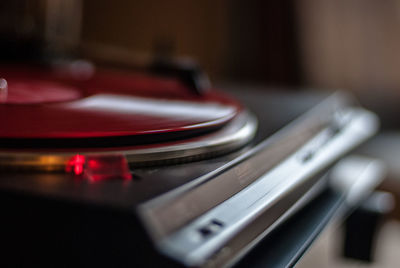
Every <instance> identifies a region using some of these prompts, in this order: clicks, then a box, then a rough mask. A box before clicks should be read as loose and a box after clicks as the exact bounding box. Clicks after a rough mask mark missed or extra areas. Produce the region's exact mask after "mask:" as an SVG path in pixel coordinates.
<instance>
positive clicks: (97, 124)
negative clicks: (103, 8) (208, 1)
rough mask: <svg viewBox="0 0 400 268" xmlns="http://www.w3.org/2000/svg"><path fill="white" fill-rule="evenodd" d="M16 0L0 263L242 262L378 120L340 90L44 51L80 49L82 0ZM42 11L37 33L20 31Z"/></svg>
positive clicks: (5, 94) (1, 174) (9, 11)
mask: <svg viewBox="0 0 400 268" xmlns="http://www.w3.org/2000/svg"><path fill="white" fill-rule="evenodd" d="M18 2H19V3H20V5H15V6H14V4H12V3H4V6H5V8H4V9H3V10H2V11H1V12H2V15H3V16H4V17H7V18H8V19H7V20H4V21H5V23H6V24H5V25H3V26H5V29H6V30H5V32H4V29H3V28H4V27H3V28H2V31H3V34H2V35H1V36H0V38H1V39H2V42H0V43H1V44H0V50H1V51H2V59H6V60H8V62H7V63H6V62H4V61H3V62H2V63H1V65H0V78H1V79H0V126H1V127H0V201H1V205H0V208H1V212H2V217H1V225H0V227H1V228H0V230H1V231H0V237H1V241H2V245H3V247H2V254H1V256H0V264H1V265H2V266H4V267H10V266H17V267H21V266H23V267H25V266H28V267H31V266H39V265H40V266H57V267H59V266H67V267H71V266H72V267H77V266H78V267H81V266H82V267H83V266H85V267H87V266H100V267H136V266H140V267H146V266H147V267H153V266H161V265H162V267H180V266H184V267H221V266H231V265H235V264H236V263H237V262H238V261H239V260H240V259H242V258H243V256H246V255H247V254H248V253H249V252H251V251H252V250H253V248H254V247H255V246H256V245H257V244H259V243H260V242H261V241H263V240H264V239H265V238H267V237H268V236H269V234H270V233H271V232H273V231H274V230H275V229H276V228H278V227H279V226H281V225H282V223H284V222H285V221H286V220H288V219H290V218H291V216H292V215H294V213H296V211H298V210H299V209H300V208H302V207H303V206H305V205H306V204H308V203H310V202H311V201H312V200H313V199H314V198H315V197H316V196H318V195H319V193H321V192H322V191H324V190H325V189H326V188H327V187H328V186H327V176H326V174H327V172H328V171H329V170H330V168H331V167H332V166H333V165H334V164H335V163H336V162H337V161H338V160H339V159H341V158H342V157H343V156H344V155H346V154H347V153H349V152H350V151H351V150H353V149H354V148H355V147H357V146H358V145H359V144H361V143H362V142H364V141H365V140H366V139H368V138H369V137H371V136H372V135H373V134H374V133H375V132H376V130H377V128H378V120H377V118H376V116H375V115H374V114H373V113H371V112H369V111H367V110H365V109H363V108H361V107H360V106H359V105H357V103H356V102H355V101H354V100H353V99H352V98H351V96H348V95H346V94H343V93H336V94H334V95H332V96H324V97H316V98H312V99H311V100H310V101H308V102H300V101H299V102H298V103H296V102H293V101H292V102H291V103H290V104H289V105H284V103H283V102H284V100H282V99H281V98H276V97H271V96H270V95H269V94H267V93H265V92H263V91H254V90H249V89H248V88H240V90H232V88H231V87H227V89H226V92H221V91H219V90H218V89H214V88H213V87H212V86H211V84H210V83H209V81H208V79H207V77H206V76H205V74H204V73H202V72H201V70H200V69H199V68H198V66H196V65H195V64H193V63H192V62H187V61H184V62H173V61H172V62H171V61H169V60H167V61H165V59H164V58H162V59H161V60H157V61H154V62H153V63H152V64H150V65H149V66H147V67H148V68H147V72H137V71H135V72H133V71H132V70H130V69H124V70H116V69H109V68H108V67H107V68H99V67H95V66H94V65H93V64H91V63H89V62H87V61H82V60H77V61H64V62H60V61H54V57H49V53H47V54H46V53H45V54H43V53H42V52H43V47H47V48H52V49H55V50H56V52H57V53H54V51H52V52H51V53H50V54H62V53H59V52H60V50H61V51H63V52H65V50H66V49H70V48H71V47H75V46H77V45H79V38H78V37H79V25H77V24H79V20H78V19H76V20H71V19H70V17H72V16H76V17H79V14H81V5H80V2H79V1H46V2H47V8H48V9H49V10H47V11H46V12H47V13H46V14H45V16H42V15H43V14H42V13H43V10H42V5H41V1H37V2H35V5H33V4H32V3H31V2H28V1H23V0H21V1H18ZM18 7H20V9H18ZM32 7H36V8H37V9H38V10H36V9H34V10H33V11H34V12H33V11H32V12H31V13H32V14H26V13H29V11H30V9H32ZM36 11H37V12H36ZM36 13H37V14H36ZM27 15H29V16H27ZM21 16H26V17H29V19H30V20H21ZM35 16H36V17H38V18H37V22H38V23H37V25H39V26H41V25H44V29H39V33H37V32H32V33H31V32H30V31H34V30H35V28H32V27H31V28H29V27H28V28H27V27H25V26H26V25H25V23H26V21H31V19H32V18H33V17H35ZM43 17H46V18H47V20H48V21H46V20H43ZM43 21H45V22H43ZM16 25H17V26H16ZM15 29H17V30H18V29H23V31H22V30H21V31H19V32H18V33H17V34H16V33H15ZM10 33H11V35H10ZM60 33H61V35H60ZM21 34H22V35H21ZM10 36H11V37H10ZM38 36H39V37H40V38H44V39H45V40H41V39H40V38H39V39H40V40H39V42H37V41H38V40H37V37H38ZM66 37H68V38H66ZM10 40H11V41H12V42H9V41H10ZM14 40H20V41H21V40H22V41H23V42H14ZM26 40H28V41H29V42H25V41H26ZM67 41H68V42H67ZM32 44H33V45H32ZM43 44H45V46H44V45H43ZM4 51H6V53H4ZM47 52H48V51H47ZM39 54H40V57H39V58H40V59H39V60H38V57H37V55H39ZM43 55H45V56H44V57H43ZM49 58H50V60H49ZM55 58H58V57H55ZM10 59H11V61H10ZM16 59H17V60H18V62H19V63H18V64H17V63H16V62H17V61H16ZM32 59H33V61H32ZM44 59H45V60H44ZM296 104H298V105H296Z"/></svg>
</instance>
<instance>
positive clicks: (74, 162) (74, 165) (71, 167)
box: [65, 154, 86, 175]
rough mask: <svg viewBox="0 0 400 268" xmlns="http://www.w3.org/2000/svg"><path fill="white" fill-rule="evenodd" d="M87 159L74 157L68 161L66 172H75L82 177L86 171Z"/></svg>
mask: <svg viewBox="0 0 400 268" xmlns="http://www.w3.org/2000/svg"><path fill="white" fill-rule="evenodd" d="M85 162H86V159H85V156H83V155H79V154H77V155H74V156H73V157H71V159H70V160H69V161H68V163H67V166H66V167H65V171H67V172H73V173H74V174H75V175H81V174H82V173H83V170H84V165H85Z"/></svg>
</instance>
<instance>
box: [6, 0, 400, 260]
mask: <svg viewBox="0 0 400 268" xmlns="http://www.w3.org/2000/svg"><path fill="white" fill-rule="evenodd" d="M399 29H400V0H386V1H377V0H302V1H294V0H291V1H262V0H248V1H239V0H231V1H228V0H203V1H184V0H170V1H159V0H146V1H144V0H135V1H131V0H114V1H107V0H66V1H63V0H14V1H1V2H0V60H1V61H2V62H7V61H37V60H43V59H51V58H55V57H56V58H60V59H69V58H83V59H88V60H90V61H93V62H94V63H96V64H100V65H107V66H125V67H132V68H136V67H137V66H143V65H146V64H148V63H149V62H151V60H152V59H153V58H154V57H156V56H160V55H161V56H163V57H171V58H176V57H177V58H181V57H190V58H192V59H194V60H196V61H197V62H198V63H199V64H200V66H202V68H203V69H204V70H205V71H206V72H207V73H208V74H209V75H210V77H211V79H212V80H213V81H214V82H215V84H216V85H218V84H226V83H228V84H232V85H235V87H242V88H243V90H246V88H247V87H256V88H257V90H269V91H271V92H284V93H283V94H293V95H294V96H296V94H302V92H312V94H319V92H327V91H334V90H337V89H342V90H347V91H350V92H352V94H354V95H356V96H357V98H358V99H359V100H360V102H361V103H362V105H364V106H366V107H367V108H369V109H372V110H373V111H374V112H376V113H377V114H378V115H379V116H380V118H381V122H382V131H381V133H380V134H379V135H378V136H377V137H376V138H375V139H374V140H372V141H371V142H370V143H368V144H367V145H366V146H364V147H363V148H362V149H361V150H360V152H362V153H364V154H368V155H371V156H375V157H378V158H381V159H384V160H385V161H386V162H387V164H388V166H389V174H388V178H387V180H386V181H385V182H384V183H383V185H382V186H381V188H382V189H383V190H389V191H390V192H392V193H393V194H394V195H395V196H396V198H398V197H399V196H400V132H399V129H400V122H399V120H398V115H399V114H400V53H399V48H400V31H399ZM228 90H229V87H228ZM277 112H278V111H277ZM277 116H278V115H277ZM398 219H400V210H399V208H398V207H396V209H395V210H394V212H393V213H392V215H390V218H389V221H387V223H386V224H385V226H384V228H383V231H382V234H383V235H382V236H379V239H378V240H379V247H378V248H380V250H378V252H377V253H376V254H377V255H378V256H377V257H376V259H377V262H376V263H375V264H374V265H377V266H378V267H393V264H397V263H398V262H400V256H396V255H398V254H396V253H397V251H398V249H399V248H400V226H399V224H398V223H397V220H398ZM385 228H386V229H385ZM333 237H335V236H334V235H333ZM330 240H332V238H331V239H330ZM333 240H335V239H334V238H333ZM324 241H325V240H324ZM320 243H324V242H320ZM326 243H331V242H326ZM320 248H323V247H320ZM383 249H384V250H383ZM313 250H314V249H313ZM326 251H328V252H331V251H333V250H331V249H330V247H329V249H326ZM329 254H330V253H329ZM332 254H333V253H332ZM309 256H314V255H312V254H310V255H309ZM317 256H318V254H316V255H315V257H313V258H317ZM388 256H389V257H388ZM396 258H397V259H396ZM330 261H331V263H330V264H329V265H339V266H340V267H342V266H343V267H347V266H352V265H353V264H354V263H351V262H343V261H340V262H339V260H337V259H335V258H333V259H330ZM329 265H328V267H329ZM357 265H360V264H357ZM305 267H306V266H305Z"/></svg>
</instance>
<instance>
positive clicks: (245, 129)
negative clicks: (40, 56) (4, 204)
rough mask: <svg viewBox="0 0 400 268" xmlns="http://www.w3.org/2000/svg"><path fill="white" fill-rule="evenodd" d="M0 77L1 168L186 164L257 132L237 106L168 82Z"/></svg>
mask: <svg viewBox="0 0 400 268" xmlns="http://www.w3.org/2000/svg"><path fill="white" fill-rule="evenodd" d="M0 74H1V76H2V77H3V78H4V79H5V80H6V81H7V84H8V88H7V89H6V94H4V92H3V97H2V101H1V103H0V123H1V125H2V128H0V148H2V149H1V151H0V160H1V161H2V163H0V165H3V166H5V165H7V166H15V163H19V164H21V163H22V165H26V163H28V162H29V163H35V164H32V165H37V163H38V161H36V160H37V158H38V157H43V155H49V156H54V155H57V156H60V155H62V160H61V162H63V163H64V162H66V161H68V158H70V157H71V156H73V155H75V154H77V153H81V154H93V153H94V154H99V153H100V154H104V153H106V154H110V153H116V152H117V153H118V154H123V155H125V156H127V158H128V160H129V161H130V162H140V163H150V162H151V163H153V164H154V163H155V162H157V163H159V162H160V161H164V160H166V159H167V160H168V161H170V160H171V159H175V160H176V159H182V160H183V159H185V161H186V160H187V159H188V158H191V159H193V158H196V159H198V158H201V157H202V156H203V157H204V156H205V155H211V154H212V155H215V154H216V153H222V152H226V151H232V150H234V149H236V148H239V147H240V146H243V145H244V144H246V143H247V142H248V141H249V140H251V138H252V137H253V136H254V134H255V131H256V121H255V119H254V118H253V117H252V116H251V114H249V113H248V112H247V111H246V110H245V109H244V108H243V107H242V106H241V105H240V104H239V103H238V102H237V101H235V100H233V99H231V98H229V97H227V96H225V95H224V94H221V93H219V92H216V91H210V92H207V93H206V94H205V95H202V96H198V95H194V94H191V93H190V91H188V90H186V89H185V86H184V85H183V84H181V83H179V81H177V80H174V79H161V78H158V77H157V78H156V77H149V76H145V75H132V74H130V73H118V72H116V71H109V70H103V71H97V72H96V73H94V74H93V75H91V76H90V77H89V78H85V79H82V78H81V77H74V76H71V75H68V73H67V74H65V73H61V74H60V73H57V72H53V71H51V70H47V69H40V68H33V67H32V68H29V67H10V68H6V67H2V68H0ZM3 88H4V87H3ZM3 91H4V90H3ZM11 162H12V163H11ZM39 162H40V161H39ZM13 163H14V164H13ZM24 163H25V164H24ZM19 164H18V165H19ZM57 164H59V161H58V162H57Z"/></svg>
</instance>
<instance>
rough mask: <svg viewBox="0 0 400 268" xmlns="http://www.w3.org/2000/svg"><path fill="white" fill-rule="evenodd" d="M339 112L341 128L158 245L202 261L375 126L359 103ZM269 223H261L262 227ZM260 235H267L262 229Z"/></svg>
mask: <svg viewBox="0 0 400 268" xmlns="http://www.w3.org/2000/svg"><path fill="white" fill-rule="evenodd" d="M343 115H344V117H345V118H346V125H345V126H344V127H343V128H342V129H341V130H340V132H338V133H335V135H333V136H332V134H331V133H332V132H331V129H329V128H327V129H324V130H323V131H321V132H320V133H319V134H318V135H316V136H315V137H314V138H313V139H311V140H310V141H309V142H307V143H306V144H305V145H304V146H302V147H301V148H300V149H299V150H298V151H296V152H295V153H294V154H292V155H291V156H290V157H288V158H287V159H286V160H285V161H283V162H282V163H281V164H279V165H278V166H276V167H275V168H273V169H272V170H271V171H269V172H268V173H266V174H265V175H263V176H262V177H260V178H259V179H258V180H257V181H256V182H254V183H252V184H251V185H249V186H248V187H246V188H245V189H244V190H242V191H241V192H239V193H237V194H236V195H234V196H233V197H231V198H230V199H228V200H226V201H225V202H223V203H221V204H220V205H218V206H216V207H214V208H213V209H211V210H210V211H208V212H207V213H205V214H203V215H202V216H200V217H198V218H197V219H196V220H194V221H192V222H191V223H190V224H188V225H186V226H185V227H183V228H181V229H180V230H178V231H176V232H175V233H173V234H171V235H169V236H167V237H166V238H164V239H162V240H160V241H159V242H158V246H159V248H160V250H161V251H163V252H164V253H165V254H166V255H168V256H170V257H172V258H174V259H175V260H177V261H179V262H183V263H184V264H185V265H188V266H201V265H204V264H205V263H206V261H207V259H209V258H211V256H212V255H213V254H214V253H215V252H217V251H218V250H219V249H221V248H223V247H224V245H226V244H227V243H228V242H229V241H230V240H231V239H233V238H234V237H235V235H237V234H238V233H239V232H241V231H243V230H244V228H245V226H246V225H248V224H249V223H250V222H252V221H254V220H255V219H256V218H257V217H259V216H260V215H261V214H264V213H267V212H268V210H269V209H270V208H271V207H273V206H274V205H275V204H277V202H278V201H279V200H280V198H281V197H282V196H283V195H284V194H287V193H290V192H291V191H293V190H294V189H296V187H298V186H299V185H300V184H301V183H303V182H304V181H307V180H309V179H310V178H311V177H313V176H315V175H316V174H317V173H318V172H320V171H321V170H322V169H324V168H327V167H328V166H329V165H331V164H333V162H334V161H335V160H336V159H337V158H338V157H340V156H341V155H343V154H345V153H347V152H348V151H349V150H351V149H352V148H354V147H355V146H357V145H358V144H360V143H361V142H362V141H364V140H365V139H367V138H368V137H370V136H371V135H373V134H374V133H375V132H376V130H377V128H378V120H377V118H376V117H375V115H374V114H372V113H370V112H368V111H365V110H363V109H354V108H353V109H346V110H344V111H343V114H342V115H341V116H343ZM310 151H312V152H313V156H312V157H311V158H306V159H305V158H304V156H305V155H307V154H308V153H309V152H310ZM289 208H290V207H287V208H286V209H289ZM213 221H217V222H219V223H221V224H222V227H220V228H217V227H215V228H214V229H215V230H214V231H213V230H211V231H212V232H211V235H210V234H207V235H206V236H202V235H201V234H200V233H199V230H201V229H202V228H203V227H204V226H208V225H209V224H210V222H211V223H212V222H213ZM268 227H269V226H265V229H268ZM209 228H211V229H212V228H213V227H212V226H211V227H209ZM263 235H266V234H265V232H264V233H263Z"/></svg>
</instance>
